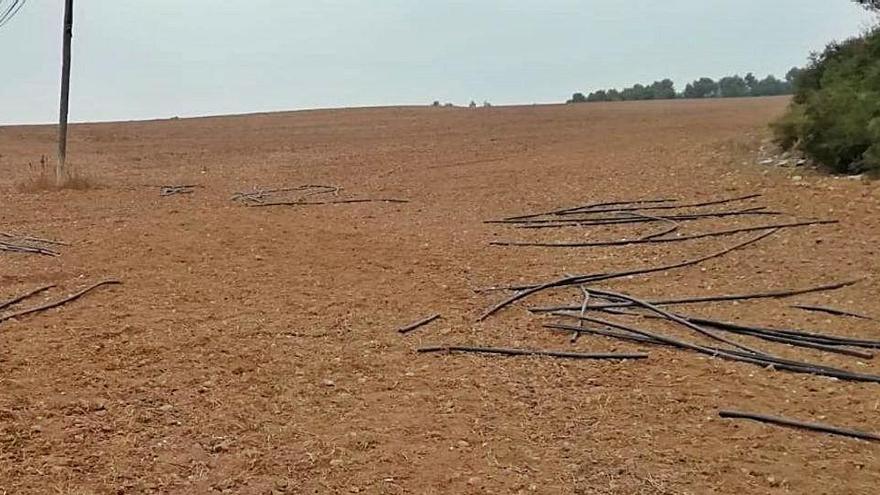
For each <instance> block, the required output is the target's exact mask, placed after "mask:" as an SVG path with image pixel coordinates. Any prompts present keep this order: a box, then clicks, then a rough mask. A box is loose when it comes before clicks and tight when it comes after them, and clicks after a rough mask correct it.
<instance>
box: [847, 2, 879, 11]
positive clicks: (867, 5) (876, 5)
mask: <svg viewBox="0 0 880 495" xmlns="http://www.w3.org/2000/svg"><path fill="white" fill-rule="evenodd" d="M853 1H854V2H855V3H857V4H859V5H861V6H862V7H864V8H866V9H868V10H880V0H853Z"/></svg>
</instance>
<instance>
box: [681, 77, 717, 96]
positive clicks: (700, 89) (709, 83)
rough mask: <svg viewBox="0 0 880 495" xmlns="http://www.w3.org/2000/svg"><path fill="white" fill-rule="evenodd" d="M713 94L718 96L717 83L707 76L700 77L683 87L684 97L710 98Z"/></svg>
mask: <svg viewBox="0 0 880 495" xmlns="http://www.w3.org/2000/svg"><path fill="white" fill-rule="evenodd" d="M715 96H718V83H716V82H715V81H713V80H712V79H710V78H708V77H701V78H700V79H698V80H696V81H694V82H692V83H690V84H688V85H687V86H686V87H685V88H684V97H685V98H712V97H715Z"/></svg>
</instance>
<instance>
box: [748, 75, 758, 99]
mask: <svg viewBox="0 0 880 495" xmlns="http://www.w3.org/2000/svg"><path fill="white" fill-rule="evenodd" d="M745 81H746V86H748V87H749V94H751V95H752V96H755V94H754V93H755V88H757V87H758V78H757V77H755V75H754V74H752V73H751V72H749V73H748V74H746V77H745Z"/></svg>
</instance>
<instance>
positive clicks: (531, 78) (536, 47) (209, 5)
mask: <svg viewBox="0 0 880 495" xmlns="http://www.w3.org/2000/svg"><path fill="white" fill-rule="evenodd" d="M62 3H63V2H62V1H61V0H29V1H28V2H27V4H26V5H25V6H24V8H23V9H22V10H21V11H20V13H19V14H18V16H17V17H16V18H14V19H13V20H12V21H10V22H9V23H8V24H7V25H6V26H4V27H3V28H0V62H2V64H0V124H2V123H7V124H8V123H37V122H51V121H53V120H55V119H57V116H56V114H57V107H58V101H57V98H58V97H57V93H58V84H59V65H60V46H61V17H62V12H61V5H62ZM76 3H77V6H76V15H75V27H74V53H73V76H72V96H71V119H72V120H73V121H94V120H129V119H144V118H167V117H171V116H181V117H184V116H195V115H206V114H225V113H244V112H256V111H270V110H290V109H303V108H316V107H338V106H365V105H397V104H428V103H430V102H431V101H433V100H441V101H444V102H446V101H451V102H455V103H457V104H467V103H468V102H469V101H470V100H472V99H473V100H476V101H478V102H482V101H483V100H488V101H491V102H492V103H494V104H515V103H526V104H527V103H535V102H538V103H544V102H548V103H549V102H561V101H564V100H565V99H567V98H568V97H570V95H571V93H572V92H575V91H584V92H586V91H590V90H593V89H599V88H603V87H615V86H622V85H630V84H633V83H636V82H651V81H653V80H655V79H662V78H665V77H670V78H672V79H673V80H674V81H676V83H677V86H678V89H679V90H680V89H681V88H682V87H683V85H684V84H685V83H686V82H688V81H690V80H692V79H695V78H698V77H700V76H710V77H715V78H717V77H719V76H722V75H727V74H730V73H741V74H745V73H746V72H749V71H752V72H755V73H756V74H758V75H761V76H763V75H766V74H768V73H774V74H777V75H780V76H782V75H784V74H785V72H786V71H787V70H788V69H789V68H790V67H792V66H793V65H800V64H803V63H804V61H805V60H806V57H807V55H808V53H809V52H810V51H811V50H818V49H821V48H822V47H823V46H824V44H825V43H826V42H827V41H830V40H832V39H840V38H844V37H847V36H850V35H853V34H856V33H858V32H859V31H860V30H862V29H864V28H866V27H867V26H868V25H869V19H870V18H869V17H868V15H867V14H866V13H864V12H863V11H861V10H860V9H859V8H857V7H856V6H854V5H853V4H851V2H848V1H847V0H668V1H657V0H627V1H623V0H593V1H586V0H584V1H575V0H469V1H464V0H459V1H453V0H308V1H305V0H249V1H244V0H227V1H218V0H186V1H184V0H149V1H144V0H112V1H111V0H76Z"/></svg>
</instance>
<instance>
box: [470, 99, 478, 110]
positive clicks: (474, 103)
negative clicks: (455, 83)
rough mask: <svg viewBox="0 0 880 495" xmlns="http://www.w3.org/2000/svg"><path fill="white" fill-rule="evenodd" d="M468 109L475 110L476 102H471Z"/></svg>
mask: <svg viewBox="0 0 880 495" xmlns="http://www.w3.org/2000/svg"><path fill="white" fill-rule="evenodd" d="M468 107H470V108H477V102H475V101H474V100H471V103H470V104H469V105H468Z"/></svg>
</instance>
